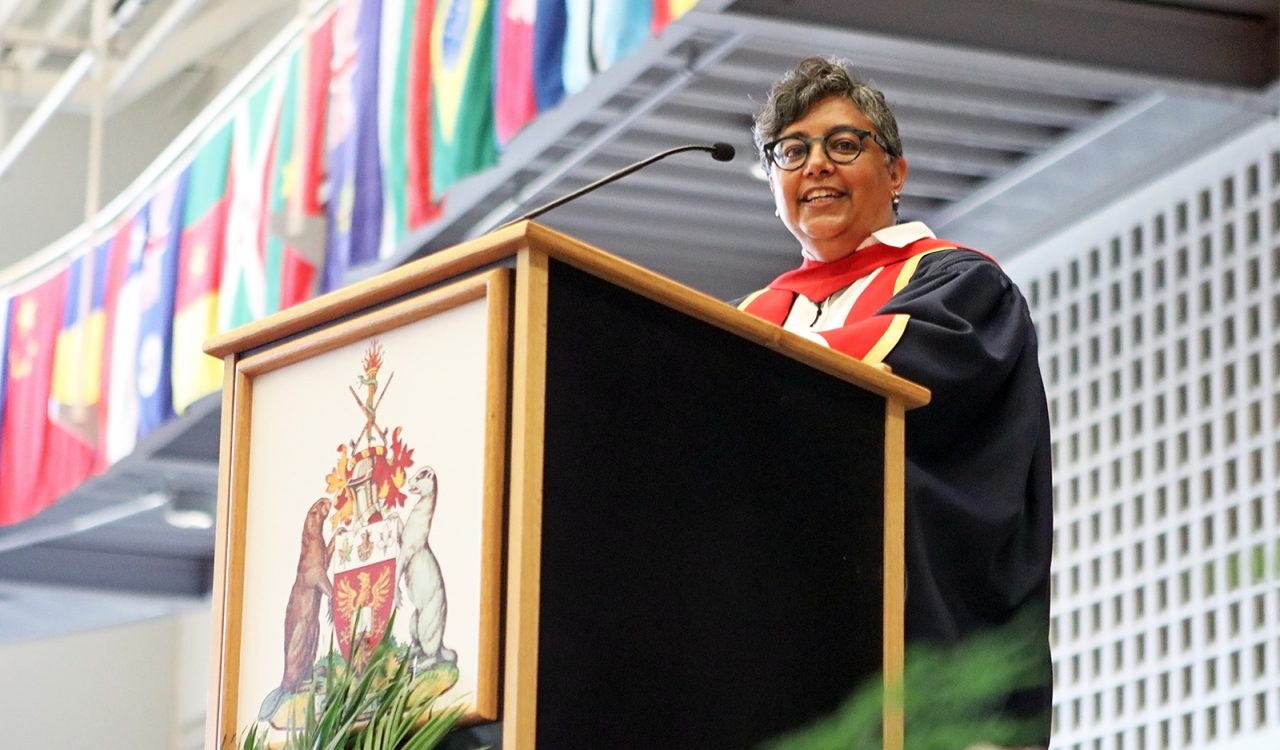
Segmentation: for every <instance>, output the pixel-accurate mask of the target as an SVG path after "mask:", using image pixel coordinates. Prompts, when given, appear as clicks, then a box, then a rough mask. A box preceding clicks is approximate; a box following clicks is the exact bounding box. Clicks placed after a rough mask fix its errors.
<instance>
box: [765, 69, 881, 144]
mask: <svg viewBox="0 0 1280 750" xmlns="http://www.w3.org/2000/svg"><path fill="white" fill-rule="evenodd" d="M833 96H842V97H845V98H846V99H849V100H850V101H852V102H853V103H854V104H855V105H856V106H857V107H858V109H859V110H861V111H862V114H864V115H866V117H867V119H868V120H870V121H871V125H872V126H873V127H874V128H875V130H876V143H878V144H880V148H882V149H884V152H885V153H886V154H887V155H888V158H889V161H893V160H894V159H897V158H899V157H901V156H902V138H901V137H900V136H899V135H898V121H897V120H896V119H894V116H893V110H891V109H889V105H888V104H887V103H886V102H885V100H884V93H883V92H881V91H880V89H877V88H876V87H875V86H872V85H871V84H870V83H867V82H866V81H863V80H861V79H859V78H858V77H856V76H855V75H853V73H851V72H850V71H849V62H848V61H846V60H841V59H840V58H836V57H821V56H814V57H806V58H805V59H803V60H801V61H800V62H799V63H797V64H796V66H795V67H794V68H792V69H791V70H789V71H787V73H786V74H785V75H783V76H782V78H780V79H778V81H777V82H776V83H774V84H773V87H772V88H770V89H769V99H768V100H767V101H766V102H765V104H764V106H763V107H761V108H760V111H759V112H757V113H756V116H755V127H754V129H753V132H752V134H753V135H754V136H755V142H756V152H757V153H759V154H760V159H761V161H763V162H764V167H765V169H768V168H769V161H768V158H767V157H765V155H764V144H766V143H768V142H769V141H772V140H774V139H775V138H777V137H778V135H779V134H780V133H782V131H783V130H784V129H786V127H787V126H788V125H790V124H791V123H793V122H795V121H796V120H799V119H800V118H801V117H804V115H805V113H806V112H808V111H809V110H810V108H812V107H813V106H814V105H815V104H817V103H818V102H821V101H822V100H824V99H828V98H830V97H833Z"/></svg>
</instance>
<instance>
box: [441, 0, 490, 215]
mask: <svg viewBox="0 0 1280 750" xmlns="http://www.w3.org/2000/svg"><path fill="white" fill-rule="evenodd" d="M435 10H436V12H435V19H434V22H433V24H432V28H431V84H432V86H431V90H432V102H431V114H432V123H433V124H432V128H431V144H432V146H431V192H432V195H435V196H437V197H439V196H442V195H444V193H445V191H447V190H448V189H449V188H450V186H452V185H453V184H454V183H456V182H458V181H459V180H461V179H463V178H464V177H467V176H469V175H472V174H475V173H476V172H478V171H480V170H482V169H484V168H485V167H488V166H491V165H493V164H495V163H496V162H497V160H498V148H497V145H496V140H495V137H494V121H493V96H492V91H493V3H491V2H490V1H489V0H474V2H473V1H472V0H441V1H440V2H439V3H437V5H436V9H435Z"/></svg>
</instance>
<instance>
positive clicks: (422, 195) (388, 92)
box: [378, 0, 443, 257]
mask: <svg viewBox="0 0 1280 750" xmlns="http://www.w3.org/2000/svg"><path fill="white" fill-rule="evenodd" d="M434 8H435V3H434V2H433V0H406V1H405V2H404V3H403V4H399V3H390V4H388V5H386V6H384V8H383V14H382V42H381V52H382V82H381V83H380V84H379V88H378V93H379V95H380V96H381V97H382V102H381V105H380V106H379V107H378V112H379V114H380V115H381V121H380V125H381V138H380V142H381V144H382V154H383V157H382V169H383V175H384V177H383V187H384V200H385V211H384V216H385V221H384V223H383V231H382V256H383V257H388V256H390V255H391V254H393V253H394V252H395V251H396V250H397V249H398V248H399V246H400V242H401V241H402V240H403V239H404V237H405V235H406V234H408V233H409V232H410V231H412V230H414V229H417V228H418V227H420V226H422V225H423V224H425V223H426V222H428V221H431V220H433V219H435V218H436V217H438V216H439V215H440V211H441V209H442V207H443V206H442V204H440V203H435V202H432V200H431V98H430V97H431V80H430V73H431V57H430V53H431V18H432V11H433V10H434Z"/></svg>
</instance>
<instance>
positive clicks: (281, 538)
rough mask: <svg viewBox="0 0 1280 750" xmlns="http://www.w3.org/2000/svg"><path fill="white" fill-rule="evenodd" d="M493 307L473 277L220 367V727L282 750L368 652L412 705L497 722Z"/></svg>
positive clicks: (495, 300)
mask: <svg viewBox="0 0 1280 750" xmlns="http://www.w3.org/2000/svg"><path fill="white" fill-rule="evenodd" d="M509 288H510V280H509V271H507V270H505V269H497V270H492V271H488V272H485V273H483V274H480V275H478V276H474V277H471V278H469V279H465V280H462V281H459V282H456V283H453V284H450V285H448V286H445V287H441V288H438V289H433V290H430V291H426V292H423V293H421V294H418V295H416V296H412V297H409V298H407V299H404V300H402V301H398V302H395V303H393V304H390V305H387V306H384V307H380V308H377V309H374V310H372V311H368V312H361V313H357V314H356V315H355V316H354V317H349V318H347V319H339V320H337V321H336V322H332V323H329V324H327V325H324V326H320V327H317V328H314V329H312V330H310V331H309V332H306V333H304V334H302V335H300V336H298V337H295V338H292V339H288V340H286V341H284V342H283V343H279V344H276V345H273V346H270V347H267V348H264V349H262V350H259V351H253V352H249V353H247V354H245V355H244V356H241V357H240V358H239V359H237V360H236V363H235V369H234V373H233V374H229V375H228V377H229V378H231V379H232V380H233V382H232V383H230V385H231V390H230V393H231V394H232V397H231V399H230V403H231V404H232V408H231V409H230V414H227V410H226V409H225V406H224V415H223V420H224V430H223V431H224V438H223V439H224V451H225V452H227V453H229V454H230V461H229V465H230V467H231V468H230V471H229V472H226V474H225V476H224V481H225V482H227V486H226V488H225V490H224V497H226V498H227V499H228V502H227V504H226V510H225V518H223V519H220V524H221V526H220V530H219V544H220V545H225V549H224V550H223V553H224V555H225V557H224V559H225V560H226V565H225V567H224V569H223V570H221V571H220V575H221V577H222V580H221V582H220V584H218V585H216V586H215V597H217V599H216V600H215V612H219V611H220V613H221V625H222V628H221V633H220V635H219V637H220V639H221V646H220V649H219V652H220V654H221V659H222V663H221V664H220V665H217V666H218V673H219V674H220V676H221V683H220V686H219V689H220V696H219V698H218V700H220V702H221V706H222V709H221V710H222V717H221V723H222V726H223V727H224V728H226V727H235V728H236V729H237V731H240V730H242V729H243V728H245V727H248V726H250V725H253V724H256V725H258V726H259V727H260V728H261V729H265V730H267V731H268V733H269V735H268V736H269V737H270V736H275V737H282V736H283V733H284V731H285V730H287V728H288V727H289V726H291V724H292V725H295V726H296V725H300V724H301V723H302V717H303V715H304V712H305V710H306V706H307V704H308V701H309V700H311V699H312V698H313V697H314V698H316V699H317V701H318V703H320V704H321V705H323V699H324V696H323V694H322V686H323V684H324V681H323V679H322V678H323V677H324V676H325V672H326V670H329V669H335V668H341V669H348V670H359V669H360V668H361V655H362V654H363V655H365V657H367V655H368V653H369V650H370V647H371V645H372V644H374V643H376V642H377V641H378V640H379V639H381V638H382V636H383V634H384V633H386V634H387V636H388V637H389V638H390V640H391V645H393V646H394V647H395V648H396V649H397V653H398V654H400V655H401V656H400V657H398V658H399V659H400V661H403V660H405V659H408V660H411V664H410V665H409V667H410V668H411V669H412V672H413V674H414V676H415V677H414V679H415V681H416V683H417V687H416V688H415V689H416V690H420V691H423V692H425V693H429V694H431V695H435V696H438V698H437V705H439V706H442V707H444V706H454V705H458V704H461V705H464V706H465V707H466V712H467V717H468V718H469V719H471V720H472V721H479V720H488V719H494V718H497V705H498V681H499V680H498V669H499V663H498V661H499V660H498V656H499V637H500V636H499V630H500V628H499V617H500V614H501V554H502V531H501V529H502V517H501V516H502V499H503V483H504V446H505V441H506V423H505V414H506V402H507V398H508V375H507V373H508V353H507V347H508V343H507V339H508V329H509V326H510V323H509V315H510V302H509V296H510V290H509ZM226 403H227V401H226V400H225V399H224V404H226ZM228 419H229V420H230V422H229V423H228V421H227V420H228ZM228 432H230V433H231V434H232V437H231V438H230V443H229V444H228V443H227V440H228V438H227V433H228ZM225 460H226V455H225V453H224V461H225ZM388 624H390V629H389V630H388ZM216 628H217V625H216V624H215V629H216Z"/></svg>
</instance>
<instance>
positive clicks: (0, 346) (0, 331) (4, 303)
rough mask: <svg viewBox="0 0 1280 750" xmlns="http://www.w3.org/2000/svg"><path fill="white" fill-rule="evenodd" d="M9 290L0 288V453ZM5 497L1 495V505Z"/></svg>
mask: <svg viewBox="0 0 1280 750" xmlns="http://www.w3.org/2000/svg"><path fill="white" fill-rule="evenodd" d="M10 301H11V297H10V296H9V290H7V289H0V455H3V453H2V452H3V450H4V435H3V432H4V431H3V429H2V428H3V420H4V398H5V393H7V392H8V388H7V385H8V380H9V302H10ZM3 504H4V498H3V497H0V505H3Z"/></svg>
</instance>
